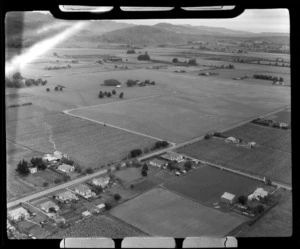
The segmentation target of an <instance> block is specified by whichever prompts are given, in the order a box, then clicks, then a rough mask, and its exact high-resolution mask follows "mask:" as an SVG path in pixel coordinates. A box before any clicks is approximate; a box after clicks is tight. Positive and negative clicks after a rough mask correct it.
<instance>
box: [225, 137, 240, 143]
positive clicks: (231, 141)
mask: <svg viewBox="0 0 300 249" xmlns="http://www.w3.org/2000/svg"><path fill="white" fill-rule="evenodd" d="M225 141H226V142H230V143H234V144H237V143H238V142H239V140H238V139H237V138H235V137H228V138H226V139H225Z"/></svg>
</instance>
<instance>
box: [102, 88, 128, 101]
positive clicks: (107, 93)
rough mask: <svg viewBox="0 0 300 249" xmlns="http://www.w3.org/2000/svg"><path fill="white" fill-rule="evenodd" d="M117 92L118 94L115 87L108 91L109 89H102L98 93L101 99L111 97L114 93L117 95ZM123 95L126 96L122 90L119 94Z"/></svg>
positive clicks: (120, 96)
mask: <svg viewBox="0 0 300 249" xmlns="http://www.w3.org/2000/svg"><path fill="white" fill-rule="evenodd" d="M116 94H117V92H116V90H115V89H113V90H112V92H108V91H104V92H102V91H100V92H99V94H98V97H99V99H103V98H104V97H108V98H110V97H112V96H113V95H116ZM123 97H124V93H123V92H121V93H120V94H119V98H120V99H122V98H123Z"/></svg>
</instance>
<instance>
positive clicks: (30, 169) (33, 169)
mask: <svg viewBox="0 0 300 249" xmlns="http://www.w3.org/2000/svg"><path fill="white" fill-rule="evenodd" d="M29 171H30V174H34V173H36V172H37V167H30V168H29Z"/></svg>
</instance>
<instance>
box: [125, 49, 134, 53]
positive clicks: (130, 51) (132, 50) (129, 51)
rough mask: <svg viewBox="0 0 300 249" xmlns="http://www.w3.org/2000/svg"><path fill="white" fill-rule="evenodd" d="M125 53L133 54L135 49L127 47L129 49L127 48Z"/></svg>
mask: <svg viewBox="0 0 300 249" xmlns="http://www.w3.org/2000/svg"><path fill="white" fill-rule="evenodd" d="M127 54H135V50H134V49H129V50H127Z"/></svg>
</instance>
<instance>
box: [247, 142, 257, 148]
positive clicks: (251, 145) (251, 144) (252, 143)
mask: <svg viewBox="0 0 300 249" xmlns="http://www.w3.org/2000/svg"><path fill="white" fill-rule="evenodd" d="M255 145H256V143H255V142H249V143H248V146H249V147H250V148H254V146H255Z"/></svg>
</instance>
